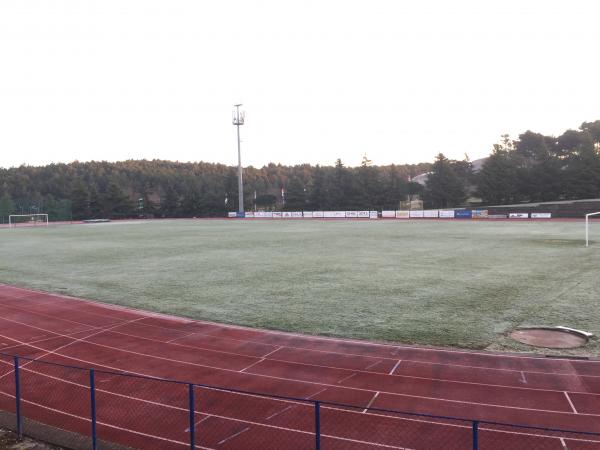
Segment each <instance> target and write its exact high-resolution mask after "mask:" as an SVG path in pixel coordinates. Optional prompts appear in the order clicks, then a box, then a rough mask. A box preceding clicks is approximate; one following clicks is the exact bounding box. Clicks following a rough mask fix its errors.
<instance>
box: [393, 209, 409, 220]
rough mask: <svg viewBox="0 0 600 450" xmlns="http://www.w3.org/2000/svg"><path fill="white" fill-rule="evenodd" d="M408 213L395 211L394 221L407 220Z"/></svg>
mask: <svg viewBox="0 0 600 450" xmlns="http://www.w3.org/2000/svg"><path fill="white" fill-rule="evenodd" d="M409 217H410V211H396V219H408V218H409Z"/></svg>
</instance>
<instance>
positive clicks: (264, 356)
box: [261, 346, 283, 359]
mask: <svg viewBox="0 0 600 450" xmlns="http://www.w3.org/2000/svg"><path fill="white" fill-rule="evenodd" d="M282 348H283V347H281V346H279V347H277V348H276V349H275V350H273V351H271V352H269V353H267V354H266V355H262V356H261V358H263V359H267V358H268V357H269V356H271V355H272V354H273V353H275V352H278V351H279V350H281V349H282Z"/></svg>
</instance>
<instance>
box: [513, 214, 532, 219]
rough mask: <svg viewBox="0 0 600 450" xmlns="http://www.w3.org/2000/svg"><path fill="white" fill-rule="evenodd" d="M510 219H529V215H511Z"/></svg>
mask: <svg viewBox="0 0 600 450" xmlns="http://www.w3.org/2000/svg"><path fill="white" fill-rule="evenodd" d="M508 218H509V219H528V218H529V213H510V214H509V215H508Z"/></svg>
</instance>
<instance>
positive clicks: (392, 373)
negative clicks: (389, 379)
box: [388, 359, 402, 375]
mask: <svg viewBox="0 0 600 450" xmlns="http://www.w3.org/2000/svg"><path fill="white" fill-rule="evenodd" d="M401 362H402V360H401V359H399V360H398V362H397V363H396V365H395V366H394V367H393V368H392V370H390V373H389V374H388V375H394V372H395V371H396V369H397V368H398V366H399V365H400V363H401Z"/></svg>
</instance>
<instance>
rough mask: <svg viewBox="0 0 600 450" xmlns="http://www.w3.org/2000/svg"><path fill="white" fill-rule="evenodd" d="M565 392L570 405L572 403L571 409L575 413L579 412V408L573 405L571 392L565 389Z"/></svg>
mask: <svg viewBox="0 0 600 450" xmlns="http://www.w3.org/2000/svg"><path fill="white" fill-rule="evenodd" d="M563 392H564V393H565V397H567V400H568V401H569V405H571V409H572V410H573V412H574V413H575V414H579V413H578V412H577V410H576V409H575V406H574V405H573V402H572V401H571V397H569V394H568V393H567V391H563Z"/></svg>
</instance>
